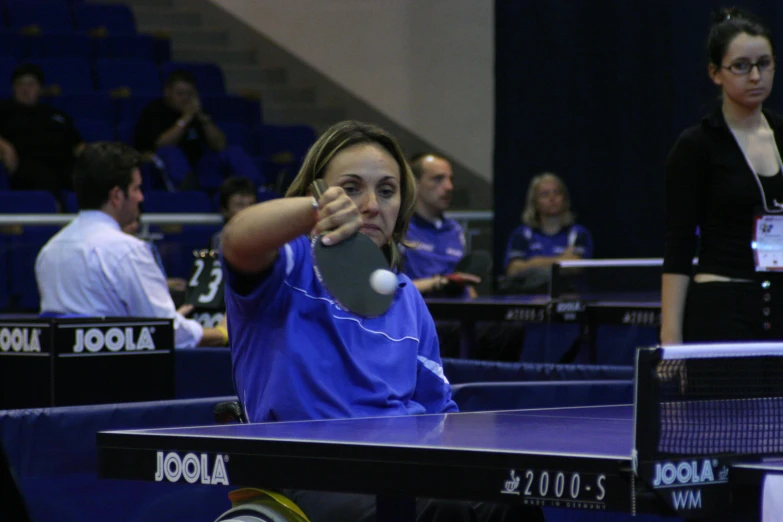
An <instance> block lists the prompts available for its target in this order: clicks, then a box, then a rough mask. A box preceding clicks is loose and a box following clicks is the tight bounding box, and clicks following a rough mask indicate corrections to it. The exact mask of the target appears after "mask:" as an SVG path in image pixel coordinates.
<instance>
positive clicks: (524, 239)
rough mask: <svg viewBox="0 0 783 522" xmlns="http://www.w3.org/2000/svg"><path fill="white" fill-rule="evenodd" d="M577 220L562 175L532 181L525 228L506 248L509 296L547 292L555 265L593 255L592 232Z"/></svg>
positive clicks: (549, 174)
mask: <svg viewBox="0 0 783 522" xmlns="http://www.w3.org/2000/svg"><path fill="white" fill-rule="evenodd" d="M574 220H575V218H574V214H573V212H571V198H570V196H569V195H568V188H567V187H566V185H565V183H564V182H563V180H562V179H560V177H559V176H556V175H555V174H552V173H549V172H546V173H543V174H540V175H538V176H536V177H534V178H533V179H532V180H531V181H530V185H529V186H528V190H527V196H526V198H525V209H524V210H523V211H522V225H520V226H519V227H517V228H516V229H514V231H513V232H512V233H511V236H510V237H509V240H508V245H507V247H506V259H505V272H506V276H507V279H506V281H505V285H504V286H505V287H506V288H505V290H506V292H507V293H515V292H520V293H539V292H545V291H546V289H547V286H548V284H549V280H550V276H551V273H552V271H551V266H552V264H553V263H555V262H557V261H566V260H573V259H584V258H590V257H592V256H593V239H592V237H591V235H590V232H588V230H587V229H586V228H585V227H583V226H581V225H577V224H575V222H574Z"/></svg>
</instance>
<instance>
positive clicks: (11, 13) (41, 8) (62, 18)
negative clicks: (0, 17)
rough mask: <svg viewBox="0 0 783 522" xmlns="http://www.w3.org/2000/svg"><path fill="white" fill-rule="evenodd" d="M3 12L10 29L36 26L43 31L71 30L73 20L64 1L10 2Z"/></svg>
mask: <svg viewBox="0 0 783 522" xmlns="http://www.w3.org/2000/svg"><path fill="white" fill-rule="evenodd" d="M5 13H6V23H7V25H8V27H9V28H10V29H15V30H19V29H25V28H29V27H32V26H37V27H38V28H40V30H41V32H44V33H57V32H67V31H72V30H73V20H72V19H71V13H70V11H69V9H68V4H66V3H65V2H40V1H30V2H20V3H16V2H12V3H9V4H8V5H6V8H5Z"/></svg>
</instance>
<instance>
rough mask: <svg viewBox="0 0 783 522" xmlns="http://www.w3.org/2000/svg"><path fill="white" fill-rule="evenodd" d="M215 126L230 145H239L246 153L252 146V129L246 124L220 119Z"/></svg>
mask: <svg viewBox="0 0 783 522" xmlns="http://www.w3.org/2000/svg"><path fill="white" fill-rule="evenodd" d="M215 124H216V125H217V126H218V127H219V128H220V130H222V131H223V134H224V135H225V136H226V143H227V144H228V145H239V146H240V147H242V148H243V149H245V150H246V151H247V150H249V149H250V146H251V135H250V129H249V128H248V127H247V125H245V124H244V123H239V122H236V121H223V120H222V119H218V121H216V122H215Z"/></svg>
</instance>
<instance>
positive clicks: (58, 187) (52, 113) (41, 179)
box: [0, 64, 84, 200]
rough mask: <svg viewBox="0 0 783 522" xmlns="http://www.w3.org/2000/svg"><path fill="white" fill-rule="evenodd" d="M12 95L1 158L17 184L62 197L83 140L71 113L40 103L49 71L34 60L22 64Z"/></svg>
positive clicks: (4, 117) (1, 127) (2, 107)
mask: <svg viewBox="0 0 783 522" xmlns="http://www.w3.org/2000/svg"><path fill="white" fill-rule="evenodd" d="M11 83H12V89H13V97H12V98H11V99H10V100H3V101H0V160H1V161H2V164H3V166H4V167H5V170H6V171H7V173H8V175H9V187H10V188H11V189H14V190H47V191H49V192H51V193H52V194H54V195H55V197H56V198H57V199H58V200H59V199H60V197H61V191H62V190H70V189H71V187H72V184H71V173H72V171H73V164H74V158H75V157H76V156H78V154H79V153H80V151H81V150H82V148H83V147H84V143H83V142H82V137H81V135H80V134H79V131H77V130H76V127H75V126H74V124H73V120H72V119H71V117H70V116H68V115H67V114H65V113H64V112H62V111H61V110H59V109H55V108H54V107H51V106H49V105H47V104H45V103H41V101H40V100H41V90H42V86H43V83H44V76H43V72H42V71H41V69H40V68H39V67H37V66H35V65H30V64H23V65H20V66H18V67H17V68H16V69H15V70H14V72H13V75H12V78H11Z"/></svg>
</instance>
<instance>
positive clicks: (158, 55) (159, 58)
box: [153, 36, 171, 64]
mask: <svg viewBox="0 0 783 522" xmlns="http://www.w3.org/2000/svg"><path fill="white" fill-rule="evenodd" d="M153 45H154V46H155V62H157V63H159V64H160V63H166V62H170V61H171V40H170V39H169V38H168V37H167V36H155V37H154V40H153Z"/></svg>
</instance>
